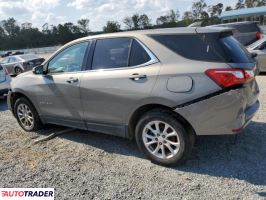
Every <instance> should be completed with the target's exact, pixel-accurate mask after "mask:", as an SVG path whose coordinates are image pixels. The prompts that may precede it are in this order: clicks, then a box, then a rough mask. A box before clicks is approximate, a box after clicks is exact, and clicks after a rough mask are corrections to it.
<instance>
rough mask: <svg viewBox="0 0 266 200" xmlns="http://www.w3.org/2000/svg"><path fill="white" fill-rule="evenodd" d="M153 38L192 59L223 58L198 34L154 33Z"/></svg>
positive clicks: (212, 59)
mask: <svg viewBox="0 0 266 200" xmlns="http://www.w3.org/2000/svg"><path fill="white" fill-rule="evenodd" d="M151 37H152V38H153V39H155V40H156V41H158V42H159V43H161V44H163V45H164V46H166V47H167V48H169V49H171V50H172V51H174V52H175V53H177V54H179V55H181V56H183V57H185V58H188V59H192V60H202V61H210V62H219V61H222V59H221V58H220V57H219V56H218V55H217V54H215V53H214V52H213V51H212V50H211V49H210V46H209V45H208V44H207V43H205V42H204V41H203V40H202V39H201V38H200V37H199V36H198V35H196V34H193V35H192V34H191V35H190V34H187V35H152V36H151Z"/></svg>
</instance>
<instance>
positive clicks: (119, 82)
mask: <svg viewBox="0 0 266 200" xmlns="http://www.w3.org/2000/svg"><path fill="white" fill-rule="evenodd" d="M159 69H160V64H159V62H158V60H157V59H156V57H155V56H154V55H153V54H152V53H151V52H150V51H149V50H148V49H147V47H146V46H144V45H143V43H141V42H139V41H138V40H135V39H132V38H108V39H100V40H97V41H95V47H94V53H93V54H92V56H91V69H90V70H88V71H87V72H86V73H84V74H83V75H82V78H81V85H80V90H81V101H82V105H83V110H84V120H85V121H86V123H87V125H88V129H90V130H97V131H100V132H108V131H109V130H108V128H110V127H118V128H119V127H122V126H123V125H125V123H126V118H127V115H128V113H129V112H130V110H131V109H132V108H133V107H134V106H135V105H137V104H138V103H139V102H140V101H142V100H145V98H148V97H149V95H150V93H151V91H152V88H153V86H154V84H155V81H156V77H157V75H158V72H159ZM99 124H100V125H99ZM103 124H105V126H102V125H103ZM104 127H105V128H104ZM119 130H121V129H119ZM119 130H118V131H117V134H120V133H119ZM122 132H123V131H121V134H123V133H122Z"/></svg>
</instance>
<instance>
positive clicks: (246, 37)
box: [213, 22, 263, 46]
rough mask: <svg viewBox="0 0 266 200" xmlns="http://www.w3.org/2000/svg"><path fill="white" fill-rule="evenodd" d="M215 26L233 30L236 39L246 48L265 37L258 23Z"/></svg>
mask: <svg viewBox="0 0 266 200" xmlns="http://www.w3.org/2000/svg"><path fill="white" fill-rule="evenodd" d="M213 26H214V27H229V28H233V29H234V31H233V33H234V37H235V38H236V39H237V40H238V41H239V42H240V43H241V44H243V45H244V46H248V45H250V44H252V43H253V42H255V41H257V40H260V39H261V38H262V37H263V31H262V29H261V28H260V27H259V24H258V23H257V22H235V23H228V24H218V25H213Z"/></svg>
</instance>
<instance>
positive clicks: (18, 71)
mask: <svg viewBox="0 0 266 200" xmlns="http://www.w3.org/2000/svg"><path fill="white" fill-rule="evenodd" d="M21 73H23V70H22V69H21V68H20V67H16V68H15V75H16V76H17V75H19V74H21Z"/></svg>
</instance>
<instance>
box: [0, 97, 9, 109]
mask: <svg viewBox="0 0 266 200" xmlns="http://www.w3.org/2000/svg"><path fill="white" fill-rule="evenodd" d="M6 110H8V107H7V103H6V98H0V112H1V111H6Z"/></svg>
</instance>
